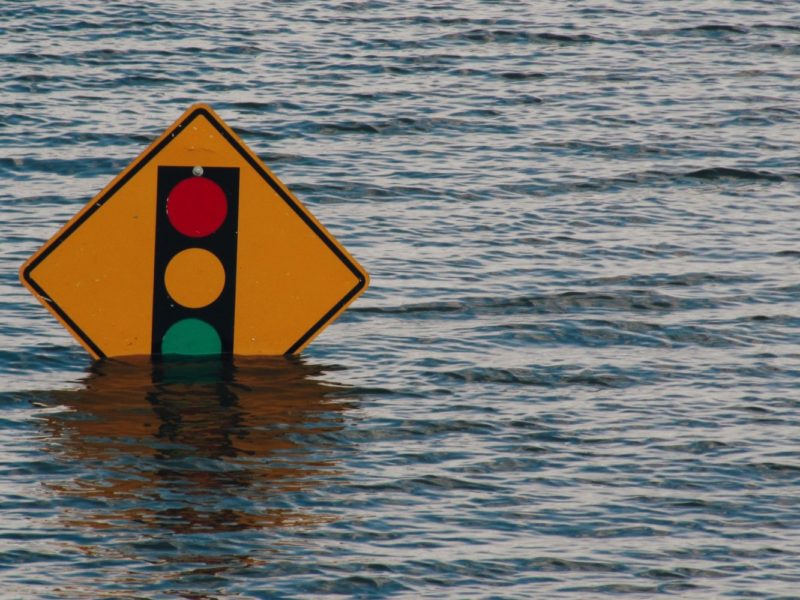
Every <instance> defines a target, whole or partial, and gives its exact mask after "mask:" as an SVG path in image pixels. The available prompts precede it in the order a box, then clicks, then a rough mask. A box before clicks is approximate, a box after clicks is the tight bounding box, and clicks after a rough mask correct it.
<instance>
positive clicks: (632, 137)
mask: <svg viewBox="0 0 800 600" xmlns="http://www.w3.org/2000/svg"><path fill="white" fill-rule="evenodd" d="M0 68H2V70H1V71H0V75H2V76H1V77H0V211H2V214H1V215H0V240H2V245H0V249H1V252H0V311H2V313H1V314H2V321H0V377H1V378H2V379H1V380H0V390H1V391H0V406H2V415H1V418H0V473H1V474H0V584H2V588H0V589H2V590H3V591H2V592H1V593H0V596H1V597H3V598H68V599H73V598H92V599H95V598H152V599H156V598H158V599H162V598H186V599H189V598H191V599H201V598H202V599H222V598H225V599H228V598H248V599H249V598H323V597H330V598H334V597H365V598H367V597H369V598H372V597H375V598H382V597H393V598H394V597H397V598H459V599H461V598H523V599H524V598H534V597H536V598H553V597H559V598H575V599H583V598H603V597H614V598H616V597H620V596H626V597H631V598H653V597H660V596H669V595H671V596H673V597H680V598H703V599H707V598H737V597H745V598H800V344H799V343H798V342H800V263H799V262H798V261H800V211H798V197H800V189H799V188H800V103H798V98H799V97H800V86H799V85H798V83H799V81H798V79H799V78H800V4H798V3H796V2H794V1H786V2H772V1H771V2H758V1H748V0H741V1H737V2H733V1H727V2H726V1H721V0H714V1H711V0H706V1H702V0H698V1H697V2H677V1H666V0H665V1H659V2H655V1H651V2H627V1H623V0H595V1H586V2H555V1H549V2H548V1H545V2H502V1H489V0H483V1H479V0H464V1H462V2H458V3H455V2H446V3H445V2H421V1H417V0H411V1H408V2H388V1H380V0H365V1H361V2H355V1H352V2H311V1H308V2H291V3H288V2H287V3H267V2H263V3H246V2H243V3H228V2H223V1H222V0H209V1H208V2H146V1H142V2H135V3H134V2H101V1H99V0H85V1H81V2H59V1H57V0H49V1H48V0H37V1H35V2H34V1H27V0H6V1H5V2H3V3H2V4H0ZM197 101H204V102H208V103H210V104H211V105H212V106H213V107H214V108H215V109H216V110H217V111H218V112H219V113H220V114H221V116H222V118H223V119H225V120H226V121H227V122H228V123H229V124H230V125H231V126H232V127H234V128H235V129H236V130H237V132H239V134H240V135H241V137H242V138H243V139H244V140H245V141H246V142H247V143H248V144H249V145H250V146H251V147H252V148H253V149H254V150H255V151H256V152H257V153H258V154H259V155H260V156H261V157H262V158H263V160H264V161H265V162H266V163H267V164H268V165H269V166H270V167H271V168H272V169H273V170H274V171H275V172H276V173H277V174H278V176H279V177H280V178H281V179H282V180H283V181H285V182H286V183H287V184H288V185H289V186H290V187H291V189H292V190H293V191H294V192H295V193H296V195H297V196H299V197H300V198H301V200H302V201H303V202H304V203H305V204H306V205H307V206H308V207H309V208H310V209H311V210H312V211H313V212H314V214H315V215H316V216H317V217H318V218H319V219H320V220H321V221H322V222H323V223H324V224H325V225H326V226H327V227H328V229H330V231H331V232H333V233H334V235H336V236H337V237H338V238H339V239H340V240H341V241H342V243H343V244H344V245H345V246H346V247H347V248H348V249H349V250H350V251H351V252H352V253H353V255H355V256H356V257H357V258H358V259H359V261H360V262H362V263H363V264H364V266H365V267H366V268H367V269H368V270H369V271H370V274H371V276H372V286H371V287H370V289H369V290H368V291H367V293H366V294H365V295H364V296H363V297H362V298H361V299H359V300H358V301H357V302H356V303H355V304H354V305H353V307H352V308H351V310H349V311H348V312H347V313H346V314H345V315H344V316H343V317H342V318H341V319H340V320H339V321H337V322H336V323H335V324H334V325H333V326H332V327H330V328H329V329H327V330H326V331H325V332H324V333H323V334H322V335H321V336H320V337H319V338H318V339H317V340H316V341H315V342H314V343H313V344H312V345H311V346H310V347H309V348H308V350H307V351H306V352H305V353H304V354H303V355H302V357H300V358H298V359H293V360H287V359H282V358H277V359H259V360H247V361H245V360H238V361H236V362H235V363H234V364H233V365H226V364H215V363H211V364H203V363H200V364H192V363H187V364H175V365H169V366H168V368H152V367H151V366H150V365H148V364H146V363H141V362H136V361H128V362H123V363H115V362H106V363H100V364H92V363H91V361H90V360H89V358H88V356H87V355H86V353H85V352H84V351H83V350H82V349H81V348H80V346H78V345H77V344H76V343H75V342H74V341H73V340H72V338H71V337H70V336H69V335H67V334H66V333H65V332H64V331H63V330H62V329H61V327H60V326H59V325H58V324H57V323H56V322H55V320H54V319H53V318H52V317H51V316H50V315H49V314H48V313H46V312H45V311H44V310H43V309H42V308H41V307H40V306H39V305H38V304H37V303H36V302H35V300H34V299H33V298H32V297H30V296H29V294H27V292H25V290H24V289H23V288H22V287H21V285H20V284H19V283H18V280H17V269H18V268H19V265H20V264H21V263H22V262H23V261H24V260H25V259H26V258H27V257H28V256H29V255H30V254H31V253H32V252H33V251H34V250H35V249H37V248H38V247H39V246H40V245H41V244H42V243H43V242H44V241H45V240H46V239H48V238H49V237H50V236H51V235H53V233H54V232H55V231H56V230H57V229H58V228H59V227H60V225H61V224H62V223H64V222H65V221H66V220H67V219H68V218H69V217H70V216H71V215H72V214H74V213H75V212H76V211H77V210H78V209H79V208H80V207H81V206H82V205H83V204H85V203H86V202H87V201H88V200H89V199H90V198H91V197H92V196H94V194H95V193H97V192H98V191H99V190H100V189H102V188H103V187H104V186H105V185H106V184H107V183H108V182H109V181H110V180H111V179H112V178H113V177H114V176H115V175H116V174H117V173H118V172H119V171H120V170H121V169H123V168H124V167H125V166H126V165H127V164H128V163H129V162H130V161H131V160H132V159H133V158H134V157H135V156H137V155H138V154H139V153H140V152H141V151H142V150H143V149H144V148H145V147H146V146H147V144H148V143H149V142H150V141H151V140H152V139H154V138H155V137H156V136H157V135H158V134H160V133H161V132H162V131H163V130H164V129H165V128H166V127H167V126H168V125H169V124H170V123H172V122H173V121H174V120H175V119H176V118H177V117H178V116H179V115H180V114H181V113H182V112H183V110H184V109H186V108H187V107H188V106H189V105H190V104H192V103H193V102H197Z"/></svg>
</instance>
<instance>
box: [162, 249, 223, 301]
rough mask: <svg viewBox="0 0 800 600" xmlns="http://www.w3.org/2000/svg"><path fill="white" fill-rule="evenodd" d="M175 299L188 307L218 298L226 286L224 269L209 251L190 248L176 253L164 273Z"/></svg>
mask: <svg viewBox="0 0 800 600" xmlns="http://www.w3.org/2000/svg"><path fill="white" fill-rule="evenodd" d="M164 283H165V284H166V286H167V292H169V295H170V296H172V298H173V299H174V300H175V301H176V302H178V303H179V304H182V305H183V306H186V307H188V308H202V307H203V306H207V305H209V304H211V303H212V302H213V301H214V300H216V299H217V298H218V297H219V295H220V293H221V292H222V288H223V287H224V286H225V268H224V267H223V266H222V263H221V262H219V259H218V258H217V257H216V256H214V255H213V254H211V252H209V251H208V250H203V249H202V248H189V249H188V250H183V251H181V252H179V253H178V254H176V255H175V256H174V257H173V258H172V260H171V261H169V264H168V265H167V270H166V272H165V273H164Z"/></svg>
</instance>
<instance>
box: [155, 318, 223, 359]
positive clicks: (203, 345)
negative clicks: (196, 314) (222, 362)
mask: <svg viewBox="0 0 800 600" xmlns="http://www.w3.org/2000/svg"><path fill="white" fill-rule="evenodd" d="M221 353H222V341H221V340H220V339H219V334H218V333H217V330H216V329H214V328H213V327H212V326H211V325H209V324H208V323H206V322H205V321H201V320H200V319H183V320H182V321H178V322H177V323H174V324H173V325H172V327H170V328H169V329H167V332H166V333H165V334H164V337H163V339H162V340H161V354H180V355H183V356H209V355H212V354H221Z"/></svg>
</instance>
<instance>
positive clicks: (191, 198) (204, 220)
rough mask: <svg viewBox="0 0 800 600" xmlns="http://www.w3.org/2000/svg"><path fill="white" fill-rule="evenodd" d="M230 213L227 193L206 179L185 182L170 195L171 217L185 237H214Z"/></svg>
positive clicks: (175, 226)
mask: <svg viewBox="0 0 800 600" xmlns="http://www.w3.org/2000/svg"><path fill="white" fill-rule="evenodd" d="M227 214H228V200H227V198H225V192H223V191H222V188H221V187H219V186H218V185H217V184H216V183H214V182H213V181H211V180H210V179H208V178H206V177H189V178H188V179H184V180H183V181H181V182H180V183H179V184H178V185H176V186H175V187H174V188H172V191H171V192H170V193H169V197H168V198H167V217H169V222H170V223H172V226H173V227H174V228H175V229H177V230H178V231H180V232H181V233H182V234H183V235H187V236H189V237H194V238H200V237H205V236H207V235H211V234H212V233H214V232H215V231H216V230H217V229H219V226H220V225H222V222H223V221H224V220H225V217H226V216H227Z"/></svg>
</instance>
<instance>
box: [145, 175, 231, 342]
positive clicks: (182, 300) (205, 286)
mask: <svg viewBox="0 0 800 600" xmlns="http://www.w3.org/2000/svg"><path fill="white" fill-rule="evenodd" d="M156 210H157V215H156V236H155V238H156V239H155V245H156V248H155V264H154V279H153V335H152V346H153V347H152V354H153V355H154V356H164V355H175V354H177V355H194V356H197V355H215V354H216V355H218V354H232V353H233V326H234V316H235V306H236V298H235V296H236V268H237V267H236V254H237V241H238V239H237V232H238V218H239V169H238V168H236V167H202V166H195V167H169V166H160V167H159V168H158V185H157V203H156Z"/></svg>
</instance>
